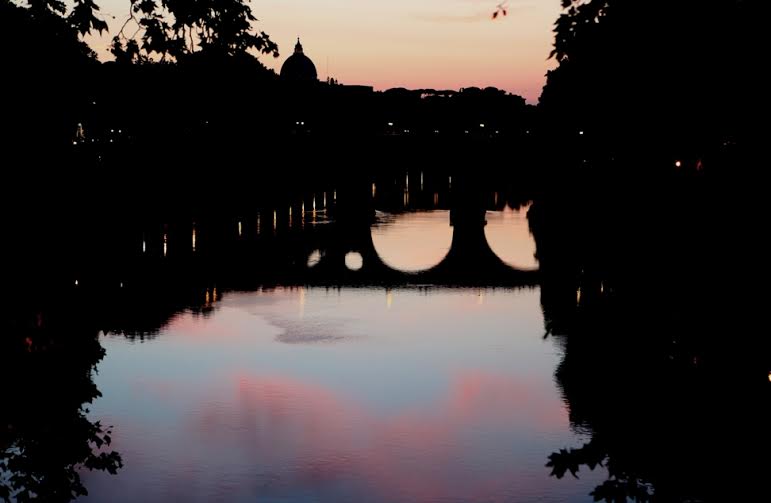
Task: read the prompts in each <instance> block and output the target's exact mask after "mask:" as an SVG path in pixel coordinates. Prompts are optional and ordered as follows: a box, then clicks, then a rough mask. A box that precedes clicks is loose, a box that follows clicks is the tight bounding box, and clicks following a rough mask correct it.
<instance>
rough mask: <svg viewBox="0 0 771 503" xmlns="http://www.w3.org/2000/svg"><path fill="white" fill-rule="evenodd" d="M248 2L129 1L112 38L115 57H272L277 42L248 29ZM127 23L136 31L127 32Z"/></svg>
mask: <svg viewBox="0 0 771 503" xmlns="http://www.w3.org/2000/svg"><path fill="white" fill-rule="evenodd" d="M247 2H248V0H204V1H197V2H189V1H184V0H132V1H131V10H130V13H131V14H130V18H129V19H128V20H127V21H126V23H125V24H124V25H123V27H122V28H121V31H120V33H119V34H118V35H116V36H115V38H114V39H113V44H112V49H111V50H112V53H113V55H115V57H116V60H118V61H135V62H147V61H150V60H151V58H152V57H153V56H154V55H157V56H159V57H160V59H161V61H166V60H167V59H168V58H172V59H174V60H176V61H181V60H184V59H185V58H189V57H190V56H192V55H194V54H196V53H197V52H201V53H207V54H210V55H212V54H213V55H216V56H217V57H227V56H237V55H243V54H246V53H247V51H250V50H256V51H257V52H258V53H262V54H270V55H272V56H273V57H276V58H277V57H278V56H279V52H278V46H277V45H276V44H275V43H274V42H273V41H272V40H271V39H270V37H269V36H268V34H267V33H265V32H264V31H261V32H259V33H254V32H253V30H252V23H253V22H254V21H257V18H255V17H254V14H253V13H252V9H251V7H250V6H249V5H248V3H247ZM132 22H133V24H134V25H136V31H135V33H134V34H132V35H130V36H128V35H127V34H126V30H127V29H128V28H129V25H130V24H132ZM137 36H139V37H140V38H141V45H140V44H139V43H138V42H137V40H136V37H137Z"/></svg>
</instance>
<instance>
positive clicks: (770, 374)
mask: <svg viewBox="0 0 771 503" xmlns="http://www.w3.org/2000/svg"><path fill="white" fill-rule="evenodd" d="M768 382H771V372H769V373H768Z"/></svg>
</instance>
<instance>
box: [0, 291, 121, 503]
mask: <svg viewBox="0 0 771 503" xmlns="http://www.w3.org/2000/svg"><path fill="white" fill-rule="evenodd" d="M14 307H16V308H17V309H16V310H15V311H14V315H13V316H12V317H10V319H9V318H5V319H4V320H3V327H2V329H1V331H0V379H2V381H3V382H5V383H9V384H10V383H13V384H12V385H9V386H6V391H5V394H4V403H3V407H2V408H0V424H2V425H3V428H2V429H0V500H3V501H6V502H10V501H18V502H23V501H32V500H37V501H51V502H66V501H71V500H73V499H75V498H76V497H78V496H80V495H85V494H88V492H87V490H86V488H85V487H84V485H83V483H82V481H81V478H80V472H81V471H82V470H84V469H88V470H100V471H108V472H110V473H112V474H115V473H116V472H117V470H118V469H119V468H121V466H122V462H121V457H120V455H119V454H118V453H117V452H115V451H111V450H109V446H110V443H111V441H112V438H111V436H112V429H111V428H110V427H107V426H104V425H102V424H101V423H100V422H99V421H92V420H91V419H90V418H89V417H88V413H89V410H88V404H89V403H91V402H93V400H94V399H96V398H97V397H99V396H100V393H99V390H98V389H97V388H96V386H95V385H94V382H93V380H92V374H93V372H94V371H95V367H96V364H97V363H98V362H99V361H100V360H101V359H102V358H103V357H104V349H103V348H102V346H101V345H100V344H99V341H98V336H97V331H94V330H89V329H87V328H85V327H84V326H83V325H82V321H78V320H79V319H80V316H79V315H76V314H73V313H67V312H62V311H58V310H41V309H39V308H38V309H30V307H29V305H27V306H24V305H19V304H16V305H15V306H14Z"/></svg>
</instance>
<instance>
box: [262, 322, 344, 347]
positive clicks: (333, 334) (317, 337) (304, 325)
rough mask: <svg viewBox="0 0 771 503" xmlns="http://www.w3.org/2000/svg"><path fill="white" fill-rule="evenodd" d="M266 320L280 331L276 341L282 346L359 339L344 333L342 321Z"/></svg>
mask: <svg viewBox="0 0 771 503" xmlns="http://www.w3.org/2000/svg"><path fill="white" fill-rule="evenodd" d="M268 320H269V321H270V323H271V324H273V325H275V326H276V327H278V328H279V329H281V333H280V334H278V335H277V336H276V341H277V342H282V343H284V344H331V343H335V342H343V341H349V340H353V339H357V338H359V336H356V335H353V334H350V333H346V330H345V327H346V322H345V321H344V320H326V319H325V320H321V319H308V318H305V319H301V320H290V319H287V318H278V317H268Z"/></svg>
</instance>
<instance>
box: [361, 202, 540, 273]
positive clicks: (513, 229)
mask: <svg viewBox="0 0 771 503" xmlns="http://www.w3.org/2000/svg"><path fill="white" fill-rule="evenodd" d="M528 209H529V205H528V206H525V207H523V208H521V209H520V210H513V209H511V208H509V207H506V208H505V209H504V210H503V211H488V212H487V214H486V221H487V225H486V226H485V236H486V237H487V242H488V244H489V245H490V248H491V249H492V250H493V252H494V253H495V254H496V255H497V256H498V257H499V258H500V259H501V260H503V261H504V262H505V263H506V264H508V265H510V266H512V267H515V268H519V269H537V268H538V262H537V261H536V259H535V240H534V239H533V236H532V235H531V234H530V228H529V224H528V221H527V211H528ZM452 234H453V228H452V227H451V226H450V212H449V211H446V210H433V211H419V212H409V213H401V214H398V215H394V214H389V213H382V212H378V214H377V220H376V223H375V225H374V226H373V227H372V242H373V244H374V246H375V250H376V251H377V253H378V255H379V256H380V258H381V260H383V262H385V263H386V264H387V265H388V266H390V267H392V268H394V269H398V270H400V271H404V272H417V271H423V270H426V269H430V268H431V267H434V266H436V265H437V264H439V263H440V262H441V261H442V259H444V257H445V256H446V255H447V252H448V251H449V250H450V246H451V244H452Z"/></svg>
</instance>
